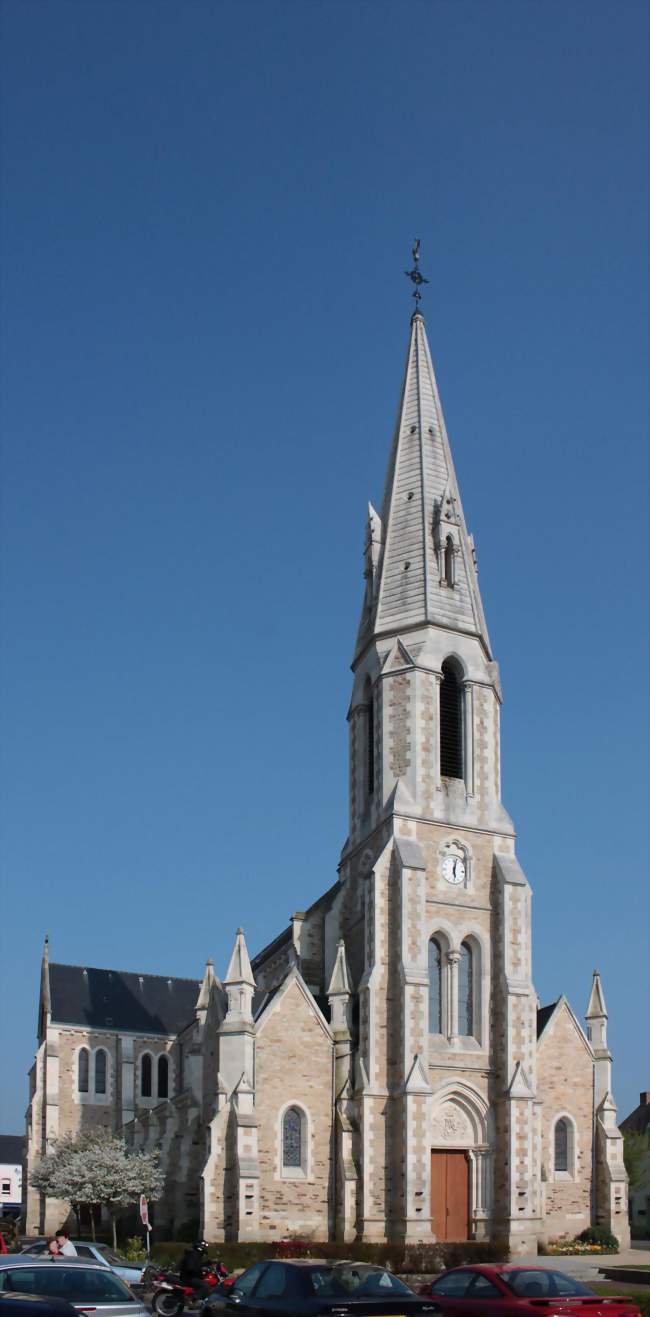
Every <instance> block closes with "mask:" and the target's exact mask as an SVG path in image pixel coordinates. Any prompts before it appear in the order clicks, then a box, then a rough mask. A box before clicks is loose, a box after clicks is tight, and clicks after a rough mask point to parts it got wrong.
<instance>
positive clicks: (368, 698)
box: [365, 677, 375, 796]
mask: <svg viewBox="0 0 650 1317" xmlns="http://www.w3.org/2000/svg"><path fill="white" fill-rule="evenodd" d="M365 703H366V791H367V794H368V795H369V796H371V795H372V793H373V791H374V789H375V705H374V700H373V694H372V682H371V681H370V677H366V684H365Z"/></svg>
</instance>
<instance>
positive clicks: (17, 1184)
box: [0, 1134, 25, 1220]
mask: <svg viewBox="0 0 650 1317" xmlns="http://www.w3.org/2000/svg"><path fill="white" fill-rule="evenodd" d="M24 1158H25V1139H24V1136H23V1135H22V1134H0V1217H11V1218H12V1219H13V1220H17V1219H18V1217H19V1216H20V1214H21V1212H22V1200H23V1161H24Z"/></svg>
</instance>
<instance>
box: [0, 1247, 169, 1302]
mask: <svg viewBox="0 0 650 1317" xmlns="http://www.w3.org/2000/svg"><path fill="white" fill-rule="evenodd" d="M7 1293H8V1294H37V1295H40V1296H42V1297H43V1298H47V1299H66V1300H67V1302H68V1303H71V1304H72V1306H73V1308H75V1309H76V1311H77V1312H82V1313H85V1312H97V1313H99V1314H101V1317H149V1312H148V1309H147V1308H146V1307H145V1305H144V1303H142V1300H141V1299H137V1298H136V1297H135V1295H134V1294H132V1293H131V1290H130V1289H129V1287H128V1285H126V1284H125V1282H124V1281H123V1280H120V1278H119V1276H116V1275H115V1272H113V1271H111V1270H110V1268H108V1267H106V1266H101V1265H100V1264H99V1263H97V1262H85V1261H84V1260H83V1259H81V1258H60V1257H59V1258H41V1257H35V1256H34V1255H33V1254H28V1253H18V1254H14V1255H13V1256H5V1257H0V1294H7Z"/></svg>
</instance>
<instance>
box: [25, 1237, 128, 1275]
mask: <svg viewBox="0 0 650 1317" xmlns="http://www.w3.org/2000/svg"><path fill="white" fill-rule="evenodd" d="M70 1243H71V1244H74V1246H75V1248H76V1250H77V1257H78V1258H84V1260H85V1261H86V1262H98V1263H99V1265H100V1267H110V1269H111V1271H114V1272H115V1274H116V1276H119V1277H120V1279H121V1280H125V1281H126V1283H127V1285H141V1284H142V1273H143V1271H144V1266H145V1264H144V1263H143V1262H128V1261H127V1259H126V1258H121V1257H120V1256H119V1254H117V1253H114V1252H113V1250H112V1248H109V1246H108V1244H96V1243H94V1241H93V1240H92V1239H71V1240H70ZM46 1252H47V1240H46V1239H35V1240H34V1243H33V1244H26V1245H25V1247H24V1248H23V1249H21V1251H20V1254H19V1257H22V1256H23V1254H24V1253H34V1254H36V1255H40V1256H42V1255H43V1254H44V1253H46Z"/></svg>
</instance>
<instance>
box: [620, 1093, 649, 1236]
mask: <svg viewBox="0 0 650 1317" xmlns="http://www.w3.org/2000/svg"><path fill="white" fill-rule="evenodd" d="M621 1132H622V1133H623V1134H624V1135H625V1134H642V1135H644V1136H645V1139H646V1155H645V1163H644V1167H643V1173H642V1177H641V1179H640V1181H639V1182H638V1183H637V1184H634V1185H632V1184H630V1191H629V1202H630V1227H631V1229H632V1234H633V1235H634V1236H635V1237H636V1238H637V1239H650V1093H639V1105H638V1107H635V1108H634V1111H631V1112H630V1114H629V1116H626V1117H625V1120H622V1121H621Z"/></svg>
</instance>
